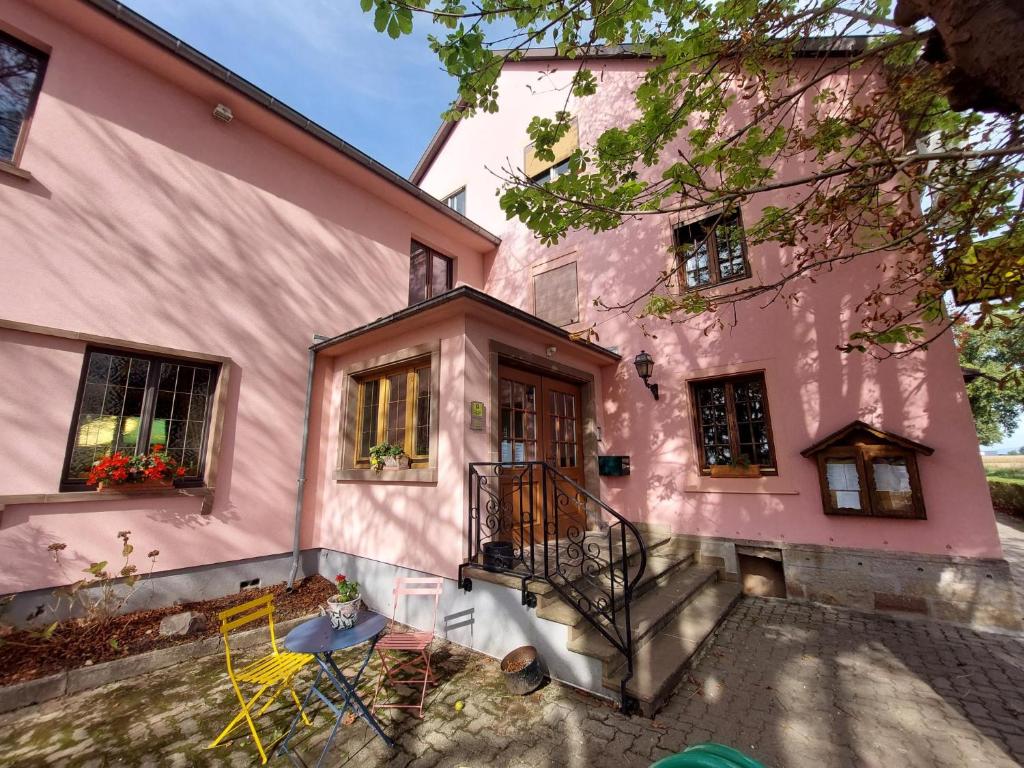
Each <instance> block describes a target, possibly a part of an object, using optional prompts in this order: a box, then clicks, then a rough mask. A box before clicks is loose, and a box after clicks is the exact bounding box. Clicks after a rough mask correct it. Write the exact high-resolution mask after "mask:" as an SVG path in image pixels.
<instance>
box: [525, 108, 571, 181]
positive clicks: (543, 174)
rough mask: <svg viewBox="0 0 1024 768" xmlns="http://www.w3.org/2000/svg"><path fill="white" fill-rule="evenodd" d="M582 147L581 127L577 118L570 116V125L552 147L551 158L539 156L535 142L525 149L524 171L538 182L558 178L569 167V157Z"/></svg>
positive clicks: (528, 176) (529, 177)
mask: <svg viewBox="0 0 1024 768" xmlns="http://www.w3.org/2000/svg"><path fill="white" fill-rule="evenodd" d="M579 148H580V128H579V123H578V122H577V120H576V118H570V120H569V125H568V127H567V129H566V131H565V133H564V134H563V135H562V138H560V139H559V140H558V141H556V142H555V143H554V144H553V145H552V147H551V155H552V157H551V159H550V160H547V159H544V160H542V159H541V158H539V157H537V153H536V151H535V150H534V145H533V144H528V145H527V146H526V149H525V150H523V173H524V175H525V176H526V177H527V178H528V179H531V180H532V181H534V182H535V183H537V184H546V183H547V182H549V181H551V180H552V179H556V178H558V177H559V176H561V175H562V174H563V173H565V172H566V170H568V168H569V158H570V157H571V156H572V154H573V152H575V151H576V150H578V149H579Z"/></svg>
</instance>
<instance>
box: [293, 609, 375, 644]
mask: <svg viewBox="0 0 1024 768" xmlns="http://www.w3.org/2000/svg"><path fill="white" fill-rule="evenodd" d="M387 624H388V620H387V619H386V618H385V617H383V616H381V615H380V614H379V613H374V612H373V611H359V615H358V617H357V618H356V625H355V626H354V627H352V628H351V629H331V619H330V617H329V616H317V617H316V618H315V619H310V620H309V621H305V622H303V623H302V624H299V626H297V627H295V629H293V630H292V631H291V632H289V633H288V636H287V637H285V639H284V647H285V648H287V649H288V650H289V651H292V652H293V653H329V652H331V651H340V650H341V649H343V648H351V647H352V646H354V645H359V644H360V643H365V642H366V641H367V640H369V639H370V638H372V637H373V636H374V635H377V634H379V633H380V632H381V631H382V630H383V629H384V627H386V626H387Z"/></svg>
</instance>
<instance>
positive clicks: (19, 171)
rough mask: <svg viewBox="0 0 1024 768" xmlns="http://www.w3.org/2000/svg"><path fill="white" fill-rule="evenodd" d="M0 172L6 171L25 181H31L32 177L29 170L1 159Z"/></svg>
mask: <svg viewBox="0 0 1024 768" xmlns="http://www.w3.org/2000/svg"><path fill="white" fill-rule="evenodd" d="M0 173H6V174H9V175H11V176H16V177H17V178H19V179H24V180H25V181H32V179H33V178H34V177H33V176H32V174H31V173H30V172H29V171H26V170H25V169H24V168H19V167H18V166H16V165H11V164H10V163H6V162H4V161H3V160H0Z"/></svg>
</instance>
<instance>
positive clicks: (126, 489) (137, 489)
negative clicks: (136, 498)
mask: <svg viewBox="0 0 1024 768" xmlns="http://www.w3.org/2000/svg"><path fill="white" fill-rule="evenodd" d="M173 487H174V481H173V480H170V479H165V478H160V479H158V480H153V479H150V478H147V479H145V480H140V481H139V482H137V483H114V484H110V483H108V482H107V481H103V482H101V483H98V484H97V485H96V490H97V491H98V492H99V493H145V492H147V491H157V490H162V489H165V488H173Z"/></svg>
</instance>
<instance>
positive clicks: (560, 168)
mask: <svg viewBox="0 0 1024 768" xmlns="http://www.w3.org/2000/svg"><path fill="white" fill-rule="evenodd" d="M568 170H569V161H568V159H566V160H563V161H562V162H560V163H558V164H557V165H553V166H551V167H550V168H548V169H546V170H544V171H541V172H540V173H538V174H537V175H536V176H534V177H532V178H531V179H530V181H532V182H533V183H534V184H547V183H548V182H549V181H554V180H555V179H557V178H558V177H559V176H561V175H562V174H564V173H566V172H567V171H568Z"/></svg>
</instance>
